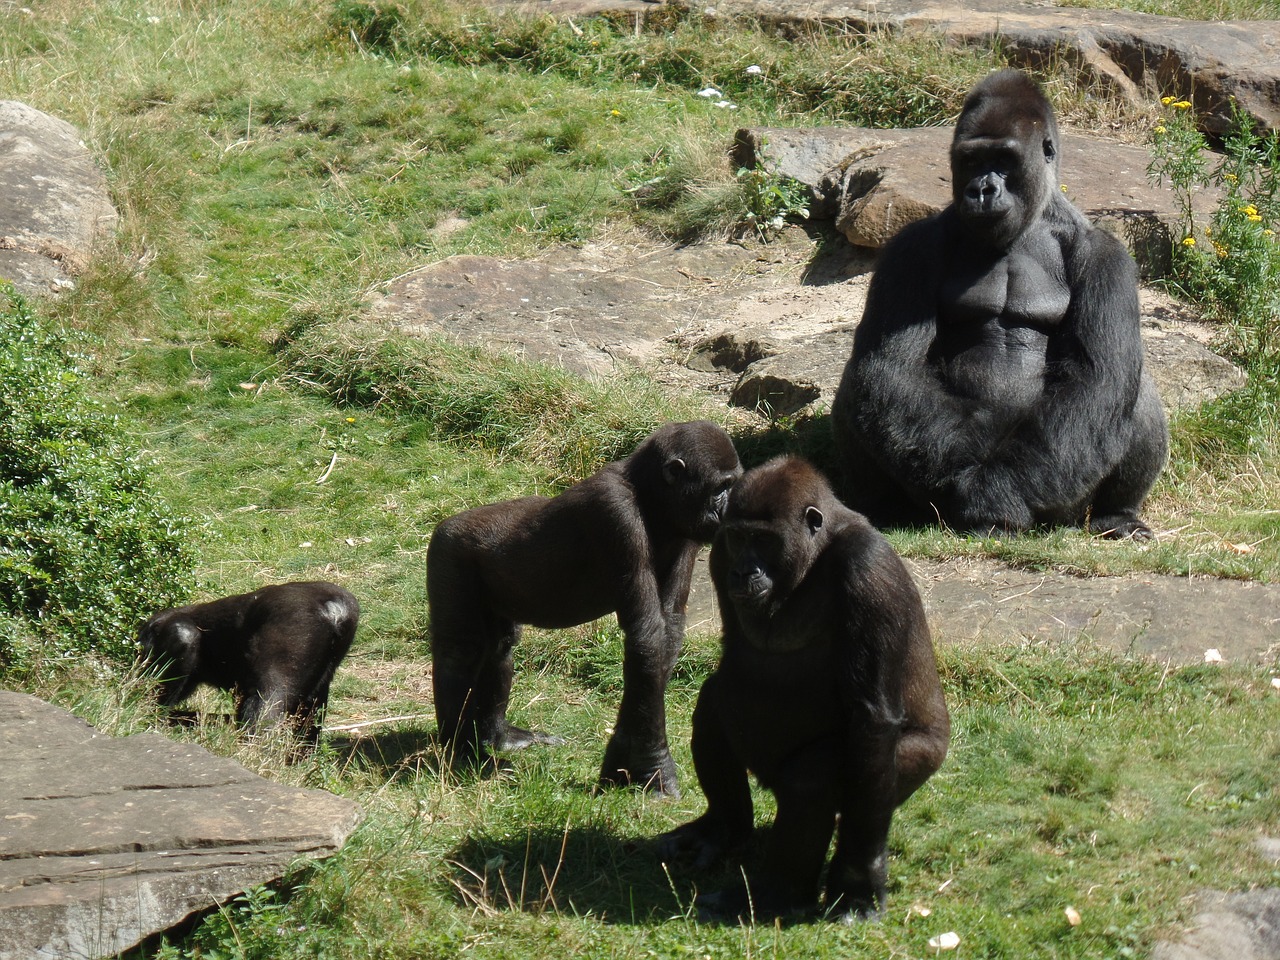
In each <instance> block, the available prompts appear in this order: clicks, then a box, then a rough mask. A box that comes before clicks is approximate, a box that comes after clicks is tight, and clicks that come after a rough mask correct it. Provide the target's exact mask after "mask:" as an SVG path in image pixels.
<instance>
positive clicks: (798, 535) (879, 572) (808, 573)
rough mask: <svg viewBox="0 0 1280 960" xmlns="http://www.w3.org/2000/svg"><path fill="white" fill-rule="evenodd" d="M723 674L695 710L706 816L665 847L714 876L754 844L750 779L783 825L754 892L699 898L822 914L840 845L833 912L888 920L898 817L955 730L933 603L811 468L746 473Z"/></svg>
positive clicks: (715, 576)
mask: <svg viewBox="0 0 1280 960" xmlns="http://www.w3.org/2000/svg"><path fill="white" fill-rule="evenodd" d="M711 577H712V580H713V581H714V583H715V587H716V596H717V597H718V598H719V601H720V613H721V616H722V618H723V620H724V649H723V653H722V656H721V660H720V665H719V666H718V667H717V668H716V670H715V672H714V673H712V674H711V676H710V677H708V678H707V681H706V683H705V684H704V685H703V687H702V691H701V693H700V694H699V695H698V704H697V707H696V708H695V710H694V713H693V762H694V767H695V769H696V770H697V774H698V781H699V783H701V785H702V789H703V792H704V793H705V794H706V797H707V812H706V813H704V814H703V815H702V816H701V817H699V818H698V819H696V820H694V821H692V822H691V823H688V824H685V825H684V826H682V827H679V828H677V829H676V830H673V831H672V832H670V833H667V834H665V835H663V836H662V837H661V838H659V841H658V848H659V852H660V853H661V854H662V855H663V857H664V858H665V859H680V858H686V857H692V858H693V859H694V860H695V861H696V863H697V864H698V865H699V866H710V865H712V864H714V863H715V862H717V861H718V860H720V859H721V858H722V857H723V856H724V855H725V854H726V853H727V852H729V851H730V850H731V849H732V848H734V847H736V846H738V845H740V844H741V843H742V842H743V841H745V840H747V839H748V838H749V837H750V836H751V832H752V826H753V819H752V803H751V793H750V789H749V786H748V781H747V773H748V771H750V772H752V773H754V774H755V775H756V778H757V779H758V780H759V781H760V783H761V785H762V786H764V787H767V788H768V789H770V790H772V791H773V793H774V796H775V798H776V799H777V804H778V813H777V819H776V820H775V822H774V826H773V830H772V832H771V833H770V835H769V839H768V844H767V847H766V850H765V858H764V863H763V866H762V868H761V869H760V871H759V873H758V875H755V876H752V877H750V878H749V889H747V888H744V887H737V888H731V889H729V890H725V891H721V892H719V893H715V894H711V895H709V896H700V897H699V898H698V905H699V907H700V908H702V909H703V910H705V911H707V912H710V913H712V914H720V915H729V916H733V915H738V916H743V915H745V914H747V913H748V912H751V913H753V914H754V915H755V916H757V917H759V916H770V915H778V914H785V913H790V912H795V911H805V910H811V909H813V908H814V907H816V906H817V904H818V893H819V882H820V879H821V876H822V867H823V863H824V861H825V860H826V855H827V848H828V846H829V845H830V843H831V835H832V832H833V831H834V832H835V836H836V849H835V856H834V859H833V860H832V862H831V865H830V867H829V869H828V871H827V881H826V904H825V906H826V910H827V912H828V913H829V914H833V915H838V916H843V917H847V918H852V917H866V916H871V915H874V914H876V913H878V912H879V910H880V908H881V907H882V905H883V903H884V896H885V883H886V880H887V874H888V868H887V862H886V860H887V852H886V844H887V842H888V836H889V823H890V820H891V819H892V817H893V811H894V810H895V809H896V808H897V807H898V805H899V804H901V803H902V802H903V801H904V800H906V799H907V797H909V796H911V794H912V793H913V792H915V790H916V789H917V788H919V786H920V785H921V784H923V783H924V782H925V781H926V780H927V779H928V778H929V777H930V776H932V774H933V773H934V771H936V770H937V769H938V767H939V766H941V764H942V761H943V758H944V757H945V756H946V753H947V739H948V737H949V735H950V731H951V721H950V718H949V716H948V713H947V705H946V701H945V700H944V699H943V695H942V685H941V683H940V682H939V679H938V669H937V664H936V663H935V661H934V654H933V644H932V642H931V640H930V638H929V627H928V624H927V623H926V621H925V614H924V607H923V605H922V604H921V601H920V594H919V593H918V592H917V590H916V587H915V584H914V583H913V582H912V580H911V576H910V574H909V573H908V572H907V569H906V567H904V566H903V564H902V561H901V560H900V559H899V558H898V555H897V554H896V553H894V551H893V549H892V548H891V547H890V546H889V543H888V541H886V540H885V539H884V537H882V536H881V535H880V534H879V533H878V532H877V531H876V530H875V528H873V527H872V526H871V525H870V524H869V523H868V522H867V520H866V519H865V518H864V517H862V516H861V515H860V514H857V513H854V512H853V511H852V510H850V509H848V508H847V507H845V506H844V505H843V504H841V503H840V502H839V501H838V500H837V499H836V497H835V494H834V493H832V491H831V488H830V486H829V485H828V484H827V481H826V480H825V478H823V476H822V475H821V474H819V473H818V472H817V471H816V470H815V469H814V468H813V467H811V466H810V465H809V464H807V463H805V462H804V461H802V460H795V459H786V458H784V459H779V460H773V461H770V462H769V463H767V464H765V465H764V466H762V467H758V468H756V469H754V470H749V471H747V473H746V474H744V475H743V477H742V479H741V480H739V481H738V483H737V485H736V486H735V487H734V488H733V492H732V493H731V494H730V497H729V506H728V509H727V510H726V511H725V516H724V521H723V522H722V524H721V527H720V533H719V534H718V535H717V536H716V540H715V544H714V545H713V546H712V548H711Z"/></svg>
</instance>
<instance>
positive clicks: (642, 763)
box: [600, 736, 680, 800]
mask: <svg viewBox="0 0 1280 960" xmlns="http://www.w3.org/2000/svg"><path fill="white" fill-rule="evenodd" d="M600 786H602V787H627V786H636V787H642V788H643V789H644V790H646V791H648V792H649V793H656V794H659V795H661V796H664V797H671V798H672V799H673V800H678V799H679V798H680V778H679V777H678V776H677V775H676V762H675V761H674V760H672V759H671V753H670V751H668V750H667V748H666V747H665V746H663V747H660V748H657V749H649V750H637V749H634V748H633V747H632V745H631V744H630V743H629V741H627V740H626V739H623V738H618V737H616V736H615V737H614V738H613V739H612V740H610V741H609V746H608V747H606V748H605V751H604V762H603V763H602V764H601V765H600Z"/></svg>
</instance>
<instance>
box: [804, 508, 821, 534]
mask: <svg viewBox="0 0 1280 960" xmlns="http://www.w3.org/2000/svg"><path fill="white" fill-rule="evenodd" d="M804 522H805V524H806V525H807V526H808V527H809V532H810V533H817V532H818V531H819V530H821V529H822V511H821V510H819V509H818V508H817V507H805V508H804Z"/></svg>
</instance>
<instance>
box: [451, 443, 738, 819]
mask: <svg viewBox="0 0 1280 960" xmlns="http://www.w3.org/2000/svg"><path fill="white" fill-rule="evenodd" d="M741 472H742V467H741V466H740V464H739V463H738V454H737V452H736V451H735V450H734V448H733V442H732V441H731V440H730V439H729V435H728V434H726V433H725V432H724V431H723V430H721V429H720V428H719V427H717V426H716V425H715V424H712V423H708V422H705V421H698V422H694V423H672V424H667V425H666V426H664V427H661V428H659V429H658V430H656V431H655V432H654V433H653V434H651V435H650V436H649V437H648V438H647V439H646V440H645V441H644V442H643V443H641V444H640V446H639V447H637V448H636V450H635V452H633V453H632V454H631V455H630V456H629V457H627V458H626V459H625V460H620V461H617V462H616V463H611V464H609V465H607V466H605V467H604V468H603V469H601V470H600V471H599V472H598V473H596V474H594V475H593V476H591V477H588V478H587V479H586V480H583V481H581V482H580V483H577V484H575V485H574V486H572V487H570V488H569V489H568V490H566V491H564V492H563V493H562V494H560V495H559V496H558V497H555V498H552V499H548V498H547V497H524V498H522V499H519V500H509V501H506V502H504V503H494V504H490V505H488V506H483V507H477V508H475V509H474V510H467V511H465V512H463V513H460V514H458V515H456V516H453V517H450V518H449V519H448V520H445V521H444V522H443V523H441V524H440V525H439V526H438V527H437V528H436V532H435V535H434V536H433V537H432V539H431V545H430V547H429V549H428V552H427V596H428V602H429V604H430V609H431V658H432V684H433V688H434V691H435V704H436V716H437V718H438V720H439V724H440V737H441V739H442V741H443V742H444V743H445V744H446V745H447V746H449V748H450V749H451V751H452V752H453V753H454V755H455V756H460V757H467V756H475V757H484V756H487V753H488V751H490V750H495V751H496V750H513V749H518V748H520V747H524V746H527V745H529V744H530V743H545V742H554V740H555V738H552V737H549V736H548V735H547V734H544V733H536V732H533V731H530V730H524V729H521V728H520V727H517V726H513V725H512V724H510V723H508V722H507V700H508V698H509V696H510V694H511V681H512V649H513V648H514V647H515V644H516V642H517V641H518V640H519V639H520V630H521V625H522V624H530V625H532V626H536V627H546V628H559V627H570V626H575V625H577V624H580V623H587V622H589V621H591V620H595V619H596V618H598V617H602V616H604V615H605V614H607V613H611V612H616V613H617V615H618V623H619V625H620V626H621V627H622V630H623V633H624V634H625V646H624V653H623V666H622V669H623V688H622V703H621V706H620V707H619V708H618V720H617V723H616V725H615V726H614V732H613V736H612V737H611V738H610V740H609V744H608V747H607V748H606V749H605V755H604V763H603V765H602V767H601V771H600V782H601V783H602V784H624V783H637V784H642V785H644V786H645V787H646V788H647V789H650V790H655V791H659V792H661V793H666V794H672V795H679V787H678V785H677V782H676V770H675V764H674V763H673V762H672V760H671V754H670V752H669V751H668V749H667V731H666V708H665V704H664V702H663V700H664V695H665V692H666V686H667V681H668V679H669V678H670V676H671V671H672V669H673V668H674V666H675V662H676V657H677V656H678V655H679V653H680V648H681V645H682V644H683V642H684V618H685V607H686V604H687V602H688V599H689V581H690V578H691V576H692V574H693V563H694V560H695V558H696V556H697V553H698V549H699V547H700V546H701V545H702V544H704V543H710V542H711V538H712V537H713V536H714V535H715V532H716V529H717V527H718V526H719V524H720V516H721V514H722V512H723V511H724V506H725V503H726V501H727V499H728V493H729V488H730V486H732V485H733V481H734V480H736V479H737V478H738V476H739V475H740V474H741Z"/></svg>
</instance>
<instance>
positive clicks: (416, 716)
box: [324, 713, 431, 733]
mask: <svg viewBox="0 0 1280 960" xmlns="http://www.w3.org/2000/svg"><path fill="white" fill-rule="evenodd" d="M430 716H431V714H429V713H405V714H401V715H400V716H398V717H382V718H381V719H378V720H365V721H362V722H361V723H343V724H339V725H338V726H336V727H325V728H324V732H325V733H338V732H340V731H341V732H347V731H351V730H363V729H364V728H365V727H376V726H377V725H378V724H380V723H396V722H398V721H400V720H426V719H427V718H429V717H430Z"/></svg>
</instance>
